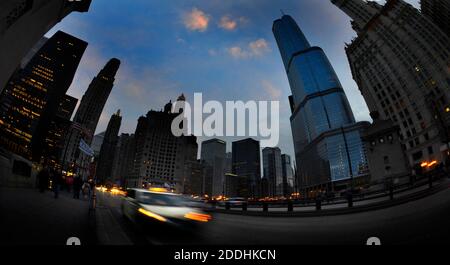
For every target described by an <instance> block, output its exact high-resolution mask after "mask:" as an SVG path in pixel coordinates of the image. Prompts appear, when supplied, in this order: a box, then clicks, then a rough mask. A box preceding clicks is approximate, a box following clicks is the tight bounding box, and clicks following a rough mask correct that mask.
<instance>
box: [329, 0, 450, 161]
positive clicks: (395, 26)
mask: <svg viewBox="0 0 450 265" xmlns="http://www.w3.org/2000/svg"><path fill="white" fill-rule="evenodd" d="M332 2H333V3H334V4H335V5H336V6H338V7H339V8H340V9H341V10H342V11H344V12H345V13H346V14H347V15H348V16H349V17H350V18H352V19H353V22H352V25H353V28H354V29H355V31H356V32H357V35H358V36H357V38H355V39H354V40H353V41H352V43H351V44H349V45H347V47H346V52H347V56H348V60H349V62H350V66H351V69H352V73H353V78H354V79H355V81H356V82H357V84H358V86H359V88H360V90H361V93H362V95H363V97H364V99H365V100H366V102H367V105H368V107H369V110H370V111H371V112H378V113H379V116H380V117H379V118H380V119H381V120H392V121H393V122H394V123H395V125H398V126H399V127H400V140H401V142H402V145H403V148H404V149H405V150H406V153H407V156H408V160H409V163H410V165H411V166H413V167H420V164H421V163H423V162H427V161H428V162H429V161H433V160H437V161H438V162H444V161H446V159H448V156H447V155H446V151H447V150H448V143H449V142H450V136H449V131H450V130H449V126H450V92H449V88H450V67H449V65H450V45H449V43H450V39H449V37H448V36H447V35H446V34H444V33H443V32H442V31H441V30H440V29H439V28H438V26H436V25H435V24H434V23H433V22H432V21H431V20H430V19H429V18H427V17H426V16H423V15H422V14H421V13H420V12H419V11H418V10H417V9H415V8H414V7H413V6H411V5H409V4H407V3H405V2H404V1H402V0H389V1H387V3H386V4H385V5H384V6H381V5H379V4H376V3H374V2H366V1H362V0H346V1H343V0H333V1H332ZM362 16H364V19H361V18H360V17H362Z"/></svg>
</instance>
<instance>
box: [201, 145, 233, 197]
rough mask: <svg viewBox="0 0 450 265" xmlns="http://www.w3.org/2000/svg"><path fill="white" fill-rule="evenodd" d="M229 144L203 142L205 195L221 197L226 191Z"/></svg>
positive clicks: (202, 156) (202, 158)
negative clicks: (225, 180)
mask: <svg viewBox="0 0 450 265" xmlns="http://www.w3.org/2000/svg"><path fill="white" fill-rule="evenodd" d="M226 148H227V143H226V142H225V141H222V140H220V139H211V140H207V141H204V142H202V151H201V160H202V161H203V162H204V165H205V169H204V179H203V189H204V190H203V194H207V195H209V196H220V195H222V194H223V191H224V186H223V184H224V177H225V162H226V161H225V160H226Z"/></svg>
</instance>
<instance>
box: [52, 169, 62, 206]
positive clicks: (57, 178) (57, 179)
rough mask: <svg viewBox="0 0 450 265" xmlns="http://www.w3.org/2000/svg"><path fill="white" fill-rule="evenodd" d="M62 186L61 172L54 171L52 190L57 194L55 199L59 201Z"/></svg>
mask: <svg viewBox="0 0 450 265" xmlns="http://www.w3.org/2000/svg"><path fill="white" fill-rule="evenodd" d="M61 184H62V173H61V171H60V170H53V172H52V188H53V192H54V193H55V199H58V196H59V189H60V186H61Z"/></svg>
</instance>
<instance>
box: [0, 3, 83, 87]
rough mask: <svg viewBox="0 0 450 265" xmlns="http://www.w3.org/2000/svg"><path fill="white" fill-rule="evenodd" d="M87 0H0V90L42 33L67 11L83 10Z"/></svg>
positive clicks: (64, 15)
mask: <svg viewBox="0 0 450 265" xmlns="http://www.w3.org/2000/svg"><path fill="white" fill-rule="evenodd" d="M91 1H92V0H80V1H68V0H2V1H0V21H1V23H0V58H2V59H1V60H0V93H1V92H2V90H3V89H4V88H5V86H6V84H7V82H8V80H9V79H10V77H11V76H12V74H13V73H14V71H15V70H16V69H17V68H18V67H19V65H20V62H21V60H22V58H24V57H25V55H26V54H27V53H28V52H29V51H30V50H31V48H32V47H33V46H34V45H35V44H36V43H37V42H38V41H39V40H40V39H41V38H42V37H43V36H44V34H45V33H47V32H48V31H49V30H50V29H51V28H52V27H53V26H54V25H55V24H57V23H58V22H60V21H61V20H62V19H63V18H64V17H66V16H67V15H69V14H70V13H71V12H73V11H78V12H87V11H88V10H89V6H90V4H91Z"/></svg>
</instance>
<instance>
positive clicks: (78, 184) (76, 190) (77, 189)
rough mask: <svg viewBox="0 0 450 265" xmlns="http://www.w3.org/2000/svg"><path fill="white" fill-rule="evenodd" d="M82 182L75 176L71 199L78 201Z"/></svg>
mask: <svg viewBox="0 0 450 265" xmlns="http://www.w3.org/2000/svg"><path fill="white" fill-rule="evenodd" d="M81 185H82V180H81V177H80V176H75V177H74V178H73V198H74V199H80V190H81Z"/></svg>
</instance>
